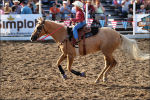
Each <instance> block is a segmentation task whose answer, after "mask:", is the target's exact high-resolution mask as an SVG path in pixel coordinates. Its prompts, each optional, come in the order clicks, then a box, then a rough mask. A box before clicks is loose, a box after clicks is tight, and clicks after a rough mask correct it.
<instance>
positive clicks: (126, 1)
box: [122, 0, 131, 18]
mask: <svg viewBox="0 0 150 100" xmlns="http://www.w3.org/2000/svg"><path fill="white" fill-rule="evenodd" d="M130 4H131V1H130V0H124V1H123V3H122V14H123V15H122V17H124V18H127V15H128V10H129V5H130Z"/></svg>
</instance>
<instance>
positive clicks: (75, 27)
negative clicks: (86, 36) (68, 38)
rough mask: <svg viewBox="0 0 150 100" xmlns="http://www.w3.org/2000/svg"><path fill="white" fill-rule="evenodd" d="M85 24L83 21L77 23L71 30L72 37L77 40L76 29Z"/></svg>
mask: <svg viewBox="0 0 150 100" xmlns="http://www.w3.org/2000/svg"><path fill="white" fill-rule="evenodd" d="M85 24H86V22H85V21H83V22H79V23H78V24H76V25H75V26H74V28H73V35H74V38H75V39H78V29H79V28H82V27H83V26H84V25H85Z"/></svg>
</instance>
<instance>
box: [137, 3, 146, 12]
mask: <svg viewBox="0 0 150 100" xmlns="http://www.w3.org/2000/svg"><path fill="white" fill-rule="evenodd" d="M140 8H141V9H140V10H139V11H138V13H140V14H145V13H146V10H145V7H144V5H141V6H140Z"/></svg>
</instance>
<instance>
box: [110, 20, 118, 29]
mask: <svg viewBox="0 0 150 100" xmlns="http://www.w3.org/2000/svg"><path fill="white" fill-rule="evenodd" d="M111 25H112V28H113V29H116V26H117V21H111Z"/></svg>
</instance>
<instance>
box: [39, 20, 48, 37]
mask: <svg viewBox="0 0 150 100" xmlns="http://www.w3.org/2000/svg"><path fill="white" fill-rule="evenodd" d="M44 24H45V20H43V21H42V23H41V25H39V26H38V27H37V37H39V35H40V33H41V31H42V29H44V32H45V33H46V34H48V31H46V29H45V28H44Z"/></svg>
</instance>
